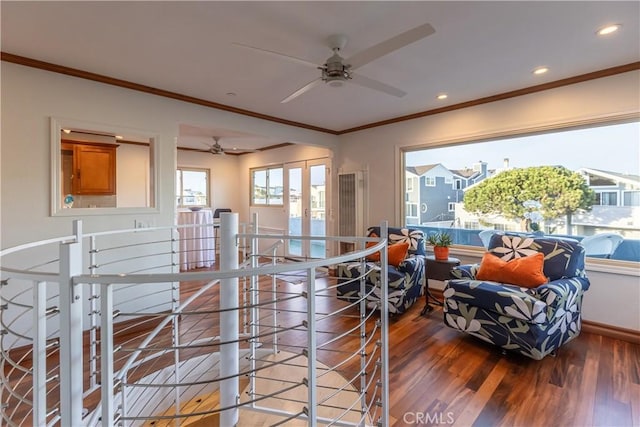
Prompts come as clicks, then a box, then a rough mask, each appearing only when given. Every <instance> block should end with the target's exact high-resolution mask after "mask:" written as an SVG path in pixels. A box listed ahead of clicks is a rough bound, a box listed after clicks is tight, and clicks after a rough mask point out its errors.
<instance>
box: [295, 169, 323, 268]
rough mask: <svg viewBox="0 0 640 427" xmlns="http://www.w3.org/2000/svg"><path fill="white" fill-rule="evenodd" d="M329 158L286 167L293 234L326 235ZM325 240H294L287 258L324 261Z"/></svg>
mask: <svg viewBox="0 0 640 427" xmlns="http://www.w3.org/2000/svg"><path fill="white" fill-rule="evenodd" d="M329 161H330V160H329V159H317V160H306V161H302V162H295V163H289V164H287V165H286V166H285V178H286V180H287V184H286V188H287V190H288V199H287V201H286V206H287V216H288V232H289V234H290V235H302V236H326V232H327V212H328V209H327V200H330V197H329V194H328V188H329V185H328V184H327V183H328V182H329V179H328V177H329V166H330V165H329ZM326 254H327V247H326V244H325V242H324V241H323V240H301V239H292V240H289V242H288V244H287V255H288V256H293V257H303V258H325V257H326Z"/></svg>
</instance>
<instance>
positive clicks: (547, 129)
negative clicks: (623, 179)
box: [396, 113, 640, 273]
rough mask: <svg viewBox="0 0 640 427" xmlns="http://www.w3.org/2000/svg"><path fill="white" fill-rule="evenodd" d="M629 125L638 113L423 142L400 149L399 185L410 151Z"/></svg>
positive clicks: (606, 264) (604, 264) (607, 265)
mask: <svg viewBox="0 0 640 427" xmlns="http://www.w3.org/2000/svg"><path fill="white" fill-rule="evenodd" d="M627 123H640V116H639V115H638V113H623V114H616V115H610V116H602V117H595V118H591V119H588V120H580V121H570V122H566V121H565V122H555V123H548V124H545V125H543V126H542V125H541V126H537V127H531V128H524V127H521V128H516V129H510V130H506V131H498V132H487V133H478V134H475V135H473V136H471V137H464V138H452V139H444V140H434V141H429V142H428V143H423V144H419V145H407V146H398V148H397V150H398V151H397V152H398V153H399V155H398V156H397V159H398V160H397V163H396V165H397V169H396V171H397V172H396V174H397V175H396V176H401V177H402V178H401V180H400V182H402V181H403V180H404V179H403V178H404V174H405V171H406V163H405V160H406V156H407V154H408V153H411V152H417V151H423V150H428V149H430V148H433V149H437V148H445V147H452V146H464V145H471V144H482V143H485V142H490V141H498V140H501V139H511V138H522V137H527V136H535V135H541V134H546V133H559V132H563V131H571V130H578V129H582V128H591V127H594V128H595V127H603V126H612V125H620V124H627ZM458 181H460V183H462V180H461V179H460V178H454V182H453V188H454V189H456V184H457V182H458ZM425 186H427V185H426V180H425ZM462 189H464V188H460V189H459V190H462ZM602 189H603V190H604V189H605V188H602ZM456 190H458V189H456ZM594 191H596V189H595V188H594ZM619 192H620V193H621V194H619V196H618V197H619V198H620V197H622V199H621V200H620V203H621V204H620V206H622V205H624V193H625V191H624V190H623V191H619ZM403 194H404V193H402V192H400V194H399V195H398V198H399V197H402V198H404V196H403ZM403 201H404V200H403ZM398 205H399V206H398V210H397V211H396V212H398V213H399V217H400V221H401V222H402V223H404V221H405V218H406V212H405V203H399V204H398ZM469 225H472V224H469ZM456 246H457V247H458V248H460V249H463V250H464V251H469V252H470V253H476V252H478V253H479V252H482V251H483V248H479V247H476V246H469V245H461V244H454V247H456ZM587 260H588V264H589V265H591V266H594V267H596V270H597V271H600V268H603V269H611V268H612V267H613V268H616V269H617V267H620V268H621V270H620V271H621V272H623V273H625V272H627V269H628V267H629V266H637V265H638V264H640V262H638V261H628V260H616V259H600V258H591V257H589V258H587ZM599 266H601V267H599ZM632 268H636V267H632ZM602 271H605V270H602ZM606 271H610V270H606Z"/></svg>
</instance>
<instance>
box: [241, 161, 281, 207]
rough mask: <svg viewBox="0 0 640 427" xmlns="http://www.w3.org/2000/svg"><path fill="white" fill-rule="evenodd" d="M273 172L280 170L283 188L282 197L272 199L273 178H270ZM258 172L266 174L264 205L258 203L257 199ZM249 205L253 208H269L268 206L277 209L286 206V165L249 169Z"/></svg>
mask: <svg viewBox="0 0 640 427" xmlns="http://www.w3.org/2000/svg"><path fill="white" fill-rule="evenodd" d="M273 170H280V176H281V187H282V193H281V195H280V197H279V198H278V197H271V196H272V194H271V183H270V181H271V177H270V175H271V174H270V171H273ZM256 172H264V173H265V194H264V200H265V202H264V203H258V202H256V197H255V194H256V193H255V173H256ZM249 186H250V187H249V204H250V205H251V206H260V207H267V206H277V207H282V206H284V165H270V166H261V167H256V168H251V169H249Z"/></svg>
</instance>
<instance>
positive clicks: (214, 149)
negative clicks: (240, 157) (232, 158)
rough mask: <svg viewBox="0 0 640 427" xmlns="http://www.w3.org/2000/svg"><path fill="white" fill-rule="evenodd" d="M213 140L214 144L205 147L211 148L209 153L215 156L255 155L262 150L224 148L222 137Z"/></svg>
mask: <svg viewBox="0 0 640 427" xmlns="http://www.w3.org/2000/svg"><path fill="white" fill-rule="evenodd" d="M212 138H213V144H205V145H206V146H207V147H209V149H208V150H207V151H208V152H209V153H211V154H214V155H224V154H227V153H230V154H243V153H255V152H257V151H260V150H256V149H254V148H237V147H233V148H224V147H222V145H220V137H219V136H214V137H212ZM203 144H204V143H203Z"/></svg>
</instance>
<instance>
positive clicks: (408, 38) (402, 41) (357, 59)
mask: <svg viewBox="0 0 640 427" xmlns="http://www.w3.org/2000/svg"><path fill="white" fill-rule="evenodd" d="M435 32H436V30H434V29H433V27H432V26H431V25H430V24H422V25H420V26H418V27H415V28H413V29H411V30H408V31H405V32H404V33H401V34H398V35H397V36H395V37H391V38H390V39H388V40H385V41H383V42H381V43H378V44H377V45H374V46H371V47H370V48H368V49H365V50H363V51H361V52H358V53H356V54H355V55H353V56H352V57H351V58H349V59H347V60H345V63H346V64H351V69H352V70H355V69H357V68H360V67H362V66H363V65H366V64H368V63H369V62H371V61H374V60H376V59H378V58H380V57H382V56H384V55H386V54H388V53H391V52H393V51H394V50H397V49H400V48H402V47H405V46H407V45H408V44H411V43H413V42H416V41H418V40H420V39H423V38H425V37H427V36H430V35H431V34H433V33H435Z"/></svg>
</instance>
